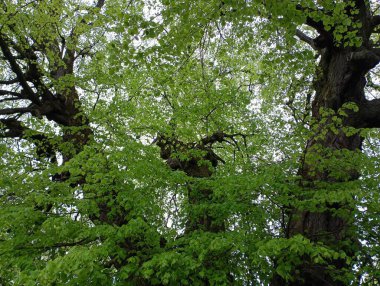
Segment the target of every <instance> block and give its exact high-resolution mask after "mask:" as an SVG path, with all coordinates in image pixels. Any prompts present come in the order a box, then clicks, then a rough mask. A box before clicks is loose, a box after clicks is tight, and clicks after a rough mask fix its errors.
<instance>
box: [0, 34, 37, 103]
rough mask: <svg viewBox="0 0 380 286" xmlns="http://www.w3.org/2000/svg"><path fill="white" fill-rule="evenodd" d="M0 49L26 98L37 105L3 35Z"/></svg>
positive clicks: (34, 96) (34, 95)
mask: <svg viewBox="0 0 380 286" xmlns="http://www.w3.org/2000/svg"><path fill="white" fill-rule="evenodd" d="M0 48H1V51H2V52H3V55H4V56H5V57H6V58H7V60H8V62H9V64H10V66H11V69H12V71H13V72H14V73H15V74H16V76H17V78H18V80H19V82H20V84H21V86H22V88H23V89H24V90H25V92H26V94H27V95H28V98H29V99H30V100H31V101H32V102H34V103H36V104H39V103H40V100H39V99H38V97H37V95H36V94H35V93H34V92H33V90H32V88H31V87H30V86H29V85H28V83H27V81H26V78H25V75H24V74H23V72H22V70H21V68H20V66H19V65H18V64H17V61H16V59H15V57H14V56H13V55H12V53H11V51H10V49H9V47H8V45H7V43H6V41H5V39H4V38H3V35H0Z"/></svg>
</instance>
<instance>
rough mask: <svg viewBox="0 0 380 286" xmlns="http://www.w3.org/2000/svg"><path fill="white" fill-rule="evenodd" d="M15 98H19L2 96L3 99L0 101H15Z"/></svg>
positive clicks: (16, 98)
mask: <svg viewBox="0 0 380 286" xmlns="http://www.w3.org/2000/svg"><path fill="white" fill-rule="evenodd" d="M15 100H20V98H18V97H8V98H3V99H0V103H1V102H6V101H15Z"/></svg>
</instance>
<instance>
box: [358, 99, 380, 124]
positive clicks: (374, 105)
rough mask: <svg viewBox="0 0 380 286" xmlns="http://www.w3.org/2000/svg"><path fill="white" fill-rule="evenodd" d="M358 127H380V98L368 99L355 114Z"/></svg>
mask: <svg viewBox="0 0 380 286" xmlns="http://www.w3.org/2000/svg"><path fill="white" fill-rule="evenodd" d="M353 119H354V124H353V125H354V127H356V128H380V99H373V100H366V101H364V102H363V103H361V104H360V105H359V111H358V112H357V113H356V114H354V115H353Z"/></svg>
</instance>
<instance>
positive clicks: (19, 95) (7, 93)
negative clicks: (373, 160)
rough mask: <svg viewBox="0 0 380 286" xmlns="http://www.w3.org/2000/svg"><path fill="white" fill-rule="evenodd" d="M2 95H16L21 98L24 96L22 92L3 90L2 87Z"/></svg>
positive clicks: (0, 91) (0, 90)
mask: <svg viewBox="0 0 380 286" xmlns="http://www.w3.org/2000/svg"><path fill="white" fill-rule="evenodd" d="M0 95H13V96H16V97H18V98H20V99H22V98H23V96H22V94H21V93H18V92H14V91H10V90H2V89H0Z"/></svg>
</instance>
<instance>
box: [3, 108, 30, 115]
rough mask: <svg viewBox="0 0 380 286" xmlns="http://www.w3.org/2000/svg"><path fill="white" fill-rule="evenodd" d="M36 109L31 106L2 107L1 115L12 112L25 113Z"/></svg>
mask: <svg viewBox="0 0 380 286" xmlns="http://www.w3.org/2000/svg"><path fill="white" fill-rule="evenodd" d="M32 111H34V109H32V108H30V107H16V108H4V109H0V115H10V114H16V113H17V114H23V113H28V112H32Z"/></svg>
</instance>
